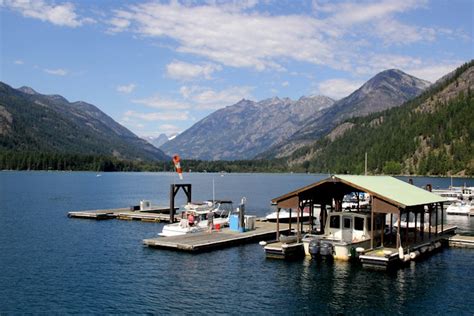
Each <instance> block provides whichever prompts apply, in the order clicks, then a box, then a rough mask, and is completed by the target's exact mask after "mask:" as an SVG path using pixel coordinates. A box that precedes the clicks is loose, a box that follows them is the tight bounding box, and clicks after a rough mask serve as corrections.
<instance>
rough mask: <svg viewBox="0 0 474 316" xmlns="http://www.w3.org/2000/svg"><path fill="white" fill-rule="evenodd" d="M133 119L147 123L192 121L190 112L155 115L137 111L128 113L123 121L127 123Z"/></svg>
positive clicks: (159, 113)
mask: <svg viewBox="0 0 474 316" xmlns="http://www.w3.org/2000/svg"><path fill="white" fill-rule="evenodd" d="M132 119H139V120H142V121H147V122H156V121H187V120H189V119H190V117H189V112H188V111H181V112H153V113H143V112H135V111H127V112H125V114H124V117H123V120H124V121H125V122H127V121H130V120H132Z"/></svg>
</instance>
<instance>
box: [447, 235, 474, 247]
mask: <svg viewBox="0 0 474 316" xmlns="http://www.w3.org/2000/svg"><path fill="white" fill-rule="evenodd" d="M449 246H450V247H458V248H474V236H463V235H454V236H452V237H450V238H449Z"/></svg>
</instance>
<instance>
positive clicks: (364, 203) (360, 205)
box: [342, 192, 370, 211]
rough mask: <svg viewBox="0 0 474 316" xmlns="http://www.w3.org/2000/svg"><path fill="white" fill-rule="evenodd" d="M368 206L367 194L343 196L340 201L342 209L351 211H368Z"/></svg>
mask: <svg viewBox="0 0 474 316" xmlns="http://www.w3.org/2000/svg"><path fill="white" fill-rule="evenodd" d="M369 204H370V195H369V194H367V193H363V192H360V193H353V194H350V195H346V196H344V199H343V200H342V209H343V210H346V211H352V210H357V209H359V210H360V209H368V208H369Z"/></svg>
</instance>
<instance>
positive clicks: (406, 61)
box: [354, 54, 424, 76]
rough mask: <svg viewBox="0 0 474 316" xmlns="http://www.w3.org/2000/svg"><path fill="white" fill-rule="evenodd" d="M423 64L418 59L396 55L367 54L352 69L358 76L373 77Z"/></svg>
mask: <svg viewBox="0 0 474 316" xmlns="http://www.w3.org/2000/svg"><path fill="white" fill-rule="evenodd" d="M423 64H424V62H423V60H421V59H420V58H415V57H410V56H403V55H397V54H367V55H366V57H365V59H364V60H361V61H360V64H359V65H358V66H357V67H356V68H355V69H354V70H355V73H356V74H358V75H371V76H373V75H375V74H377V73H379V72H381V71H383V70H387V69H392V68H396V69H412V68H418V67H421V66H422V65H423Z"/></svg>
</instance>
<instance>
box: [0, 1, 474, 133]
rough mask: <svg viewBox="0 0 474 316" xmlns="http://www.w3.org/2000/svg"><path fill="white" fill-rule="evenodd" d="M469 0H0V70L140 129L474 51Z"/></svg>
mask: <svg viewBox="0 0 474 316" xmlns="http://www.w3.org/2000/svg"><path fill="white" fill-rule="evenodd" d="M473 12H474V2H473V1H470V0H435V1H424V0H420V1H418V0H406V1H396V0H395V1H290V0H288V1H280V0H278V1H276V0H275V1H272V0H266V1H171V2H168V1H165V2H160V1H115V0H114V1H112V0H102V1H91V0H85V1H76V2H72V1H59V0H56V1H49V0H35V1H27V0H26V1H20V0H0V18H1V38H0V40H1V43H0V44H1V68H0V80H2V81H4V82H6V83H8V84H10V85H12V86H14V87H20V86H22V85H27V86H31V87H33V88H34V89H36V90H37V91H38V92H40V93H44V94H53V93H54V94H61V95H63V96H64V97H66V98H67V99H69V100H70V101H78V100H83V101H86V102H89V103H92V104H95V105H97V106H99V107H100V108H101V109H102V110H103V111H104V112H106V113H107V114H109V115H111V116H112V117H113V118H114V119H115V120H117V121H119V122H120V123H122V124H123V125H125V126H126V127H128V128H129V129H131V130H132V131H133V132H135V133H136V134H138V135H141V136H143V135H147V136H150V135H158V134H160V133H162V132H164V133H167V134H170V133H174V132H179V131H183V130H184V129H186V128H188V127H190V126H191V125H192V124H194V123H195V122H196V121H197V120H199V119H201V118H203V117H204V116H206V115H208V114H209V113H211V112H213V111H215V110H216V109H219V108H222V107H225V106H228V105H232V104H234V103H236V102H237V101H239V100H240V99H242V98H246V99H252V100H261V99H264V98H269V97H273V96H276V95H277V96H280V97H290V98H292V99H297V98H299V97H300V96H302V95H313V94H322V95H327V96H330V97H332V98H335V99H339V98H342V97H344V96H347V95H348V94H349V93H351V92H352V91H354V90H355V89H357V88H358V87H359V86H360V85H361V84H362V83H364V82H365V81H366V80H368V79H369V78H370V77H372V76H374V75H375V74H376V73H378V72H380V71H382V70H385V69H389V68H398V69H401V70H403V71H405V72H407V73H409V74H411V75H414V76H417V77H419V78H422V79H425V80H429V81H432V82H433V81H435V80H437V79H438V78H439V77H441V76H442V75H444V74H446V73H448V72H449V71H452V70H453V69H454V68H456V67H457V66H459V65H460V64H462V63H463V62H465V61H468V60H470V59H472V58H473V56H474V45H473V28H474V27H473V19H474V17H473V15H474V13H473Z"/></svg>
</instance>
